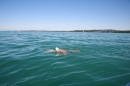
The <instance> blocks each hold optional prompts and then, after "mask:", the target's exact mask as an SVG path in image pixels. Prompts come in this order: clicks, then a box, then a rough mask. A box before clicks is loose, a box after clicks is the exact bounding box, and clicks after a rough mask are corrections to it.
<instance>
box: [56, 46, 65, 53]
mask: <svg viewBox="0 0 130 86" xmlns="http://www.w3.org/2000/svg"><path fill="white" fill-rule="evenodd" d="M55 49H56V50H55V51H54V52H57V53H63V54H64V55H66V50H63V49H59V48H58V47H56V48H55Z"/></svg>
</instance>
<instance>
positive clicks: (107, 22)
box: [0, 0, 130, 31]
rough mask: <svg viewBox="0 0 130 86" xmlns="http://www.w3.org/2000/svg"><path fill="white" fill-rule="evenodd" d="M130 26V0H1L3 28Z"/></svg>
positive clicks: (0, 17) (88, 28) (125, 27)
mask: <svg viewBox="0 0 130 86" xmlns="http://www.w3.org/2000/svg"><path fill="white" fill-rule="evenodd" d="M93 29H94V30H95V29H103V30H105V29H114V30H130V0H0V30H51V31H52V30H53V31H55V30H56V31H57V30H60V31H67V30H93Z"/></svg>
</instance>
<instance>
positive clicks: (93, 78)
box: [0, 31, 130, 86]
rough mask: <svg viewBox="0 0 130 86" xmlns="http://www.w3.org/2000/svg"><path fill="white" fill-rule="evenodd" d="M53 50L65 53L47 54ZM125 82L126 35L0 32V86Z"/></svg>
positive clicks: (129, 66)
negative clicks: (64, 52) (59, 49)
mask: <svg viewBox="0 0 130 86" xmlns="http://www.w3.org/2000/svg"><path fill="white" fill-rule="evenodd" d="M55 47H59V48H62V49H65V50H67V54H66V55H64V54H58V55H57V53H53V52H48V51H49V50H51V49H55ZM69 50H80V52H69ZM129 82H130V34H129V33H89V32H16V31H12V32H11V31H7V32H4V31H1V32H0V86H124V85H126V84H127V83H129Z"/></svg>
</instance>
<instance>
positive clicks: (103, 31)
mask: <svg viewBox="0 0 130 86" xmlns="http://www.w3.org/2000/svg"><path fill="white" fill-rule="evenodd" d="M3 31H4V30H3ZM5 31H15V32H17V31H18V32H100V33H130V30H71V31H48V30H5ZM0 32H2V31H0Z"/></svg>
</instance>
